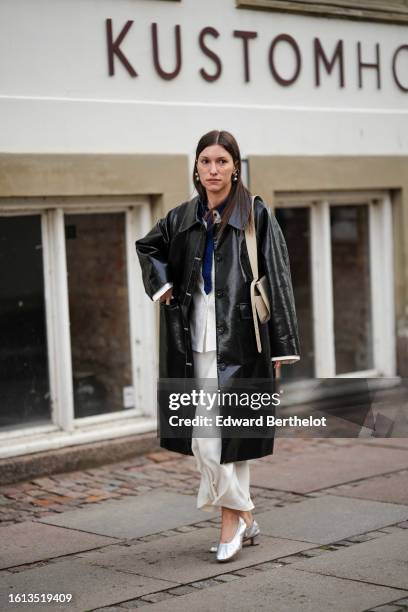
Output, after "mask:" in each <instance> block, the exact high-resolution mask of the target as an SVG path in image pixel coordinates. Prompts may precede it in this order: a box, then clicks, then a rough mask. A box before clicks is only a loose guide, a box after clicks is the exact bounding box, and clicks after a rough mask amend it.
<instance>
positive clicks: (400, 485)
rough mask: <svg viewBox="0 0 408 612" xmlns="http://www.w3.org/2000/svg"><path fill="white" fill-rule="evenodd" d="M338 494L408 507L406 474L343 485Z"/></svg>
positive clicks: (390, 475)
mask: <svg viewBox="0 0 408 612" xmlns="http://www.w3.org/2000/svg"><path fill="white" fill-rule="evenodd" d="M339 494H340V495H345V496H347V497H358V498H360V499H374V500H377V501H385V502H391V503H394V504H404V505H406V506H408V474H406V473H398V472H396V473H394V474H387V475H386V476H377V477H375V478H370V479H369V480H364V481H362V482H359V483H355V484H351V485H345V486H343V487H342V489H341V491H339Z"/></svg>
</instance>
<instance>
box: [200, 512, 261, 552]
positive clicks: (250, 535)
mask: <svg viewBox="0 0 408 612" xmlns="http://www.w3.org/2000/svg"><path fill="white" fill-rule="evenodd" d="M260 533H261V530H260V529H259V525H258V523H257V522H256V520H255V519H254V520H253V521H252V525H250V526H249V527H247V528H246V529H245V531H244V537H243V538H242V541H243V542H246V541H247V540H250V541H251V546H254V540H255V538H256V537H258V536H259V534H260ZM217 550H218V544H213V545H212V546H211V548H210V552H214V553H216V552H217Z"/></svg>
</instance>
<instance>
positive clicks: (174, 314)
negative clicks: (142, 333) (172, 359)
mask: <svg viewBox="0 0 408 612" xmlns="http://www.w3.org/2000/svg"><path fill="white" fill-rule="evenodd" d="M160 308H161V310H162V317H163V318H164V329H161V331H160V333H163V332H164V333H165V336H166V343H165V344H166V348H167V352H168V353H169V354H170V355H171V353H173V352H177V353H182V354H184V353H185V351H186V346H185V344H186V343H185V330H184V324H183V316H182V312H181V307H180V304H179V302H178V301H177V300H174V301H173V302H171V303H170V304H165V303H161V304H160Z"/></svg>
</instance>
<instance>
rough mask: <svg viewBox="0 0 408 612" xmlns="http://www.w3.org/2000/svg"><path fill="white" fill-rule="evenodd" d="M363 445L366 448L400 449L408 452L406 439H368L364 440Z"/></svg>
mask: <svg viewBox="0 0 408 612" xmlns="http://www.w3.org/2000/svg"><path fill="white" fill-rule="evenodd" d="M362 442H363V441H362ZM364 444H367V445H368V446H377V447H378V446H387V447H389V448H401V449H406V450H408V438H402V437H396V438H370V439H368V440H364Z"/></svg>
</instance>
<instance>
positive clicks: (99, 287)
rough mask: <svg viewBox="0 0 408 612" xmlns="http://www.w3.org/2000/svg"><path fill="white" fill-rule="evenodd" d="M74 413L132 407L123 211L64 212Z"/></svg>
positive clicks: (93, 413)
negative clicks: (100, 212)
mask: <svg viewBox="0 0 408 612" xmlns="http://www.w3.org/2000/svg"><path fill="white" fill-rule="evenodd" d="M65 236H66V246H67V269H68V290H69V313H70V323H71V349H72V371H73V385H74V408H75V417H76V418H79V417H84V416H90V415H95V414H102V413H106V412H117V411H121V410H124V409H126V408H134V405H133V404H134V399H133V397H134V395H133V389H132V388H131V384H132V374H131V360H130V339H129V311H128V288H127V270H126V244H125V215H124V213H106V214H75V215H66V216H65Z"/></svg>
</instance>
